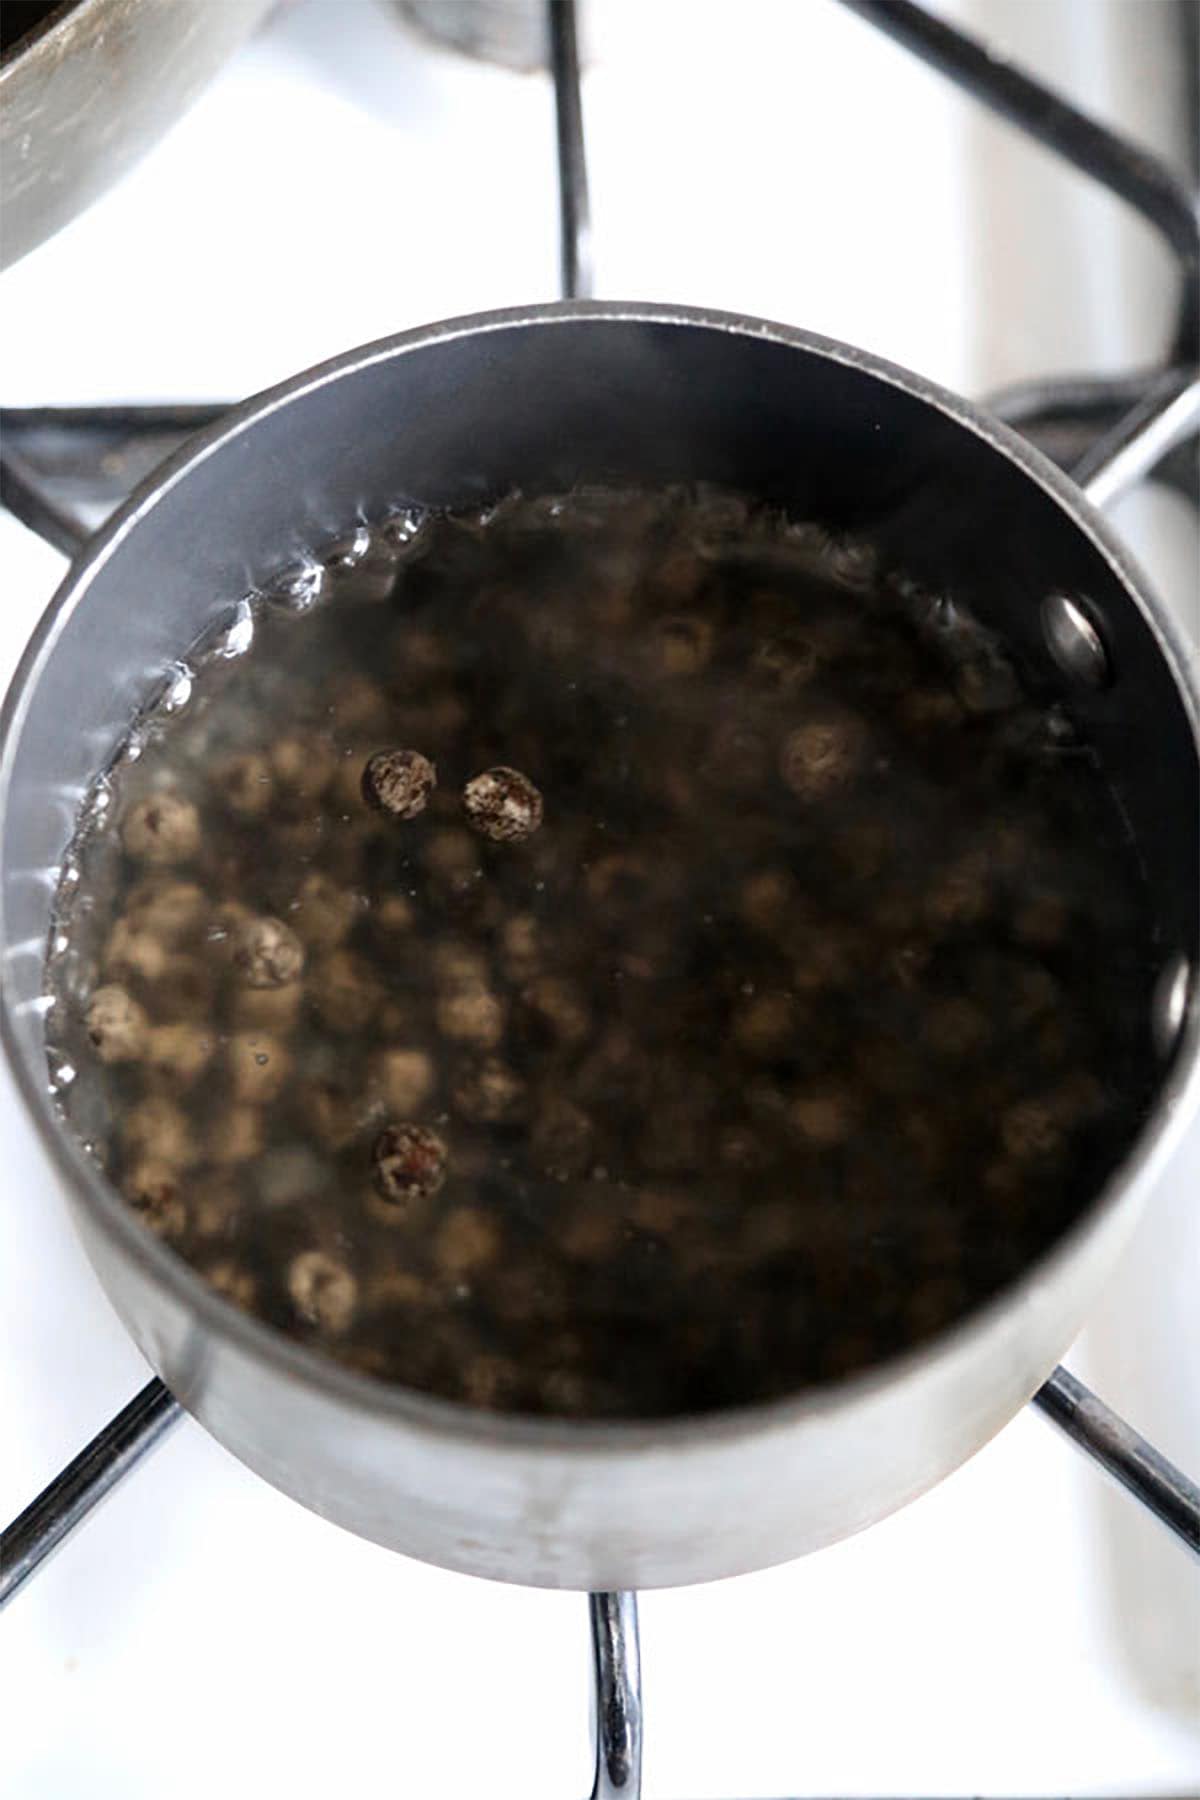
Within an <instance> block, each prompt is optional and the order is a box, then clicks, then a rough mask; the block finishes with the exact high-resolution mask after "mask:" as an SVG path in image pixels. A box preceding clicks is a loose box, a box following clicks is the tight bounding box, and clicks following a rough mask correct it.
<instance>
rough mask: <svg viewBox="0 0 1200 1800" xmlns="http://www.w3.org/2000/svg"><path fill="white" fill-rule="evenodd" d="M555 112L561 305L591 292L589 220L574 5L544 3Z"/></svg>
mask: <svg viewBox="0 0 1200 1800" xmlns="http://www.w3.org/2000/svg"><path fill="white" fill-rule="evenodd" d="M546 14H547V34H548V37H549V42H550V64H551V68H552V69H553V72H554V113H555V124H556V128H557V134H558V208H559V262H560V268H561V274H562V292H563V298H564V299H566V300H586V299H587V298H588V297H589V296H590V295H591V293H592V291H593V289H592V220H591V209H590V206H589V202H588V178H587V156H586V152H585V150H584V141H583V95H582V92H581V90H580V85H579V37H578V32H577V29H576V26H577V15H576V9H575V0H546Z"/></svg>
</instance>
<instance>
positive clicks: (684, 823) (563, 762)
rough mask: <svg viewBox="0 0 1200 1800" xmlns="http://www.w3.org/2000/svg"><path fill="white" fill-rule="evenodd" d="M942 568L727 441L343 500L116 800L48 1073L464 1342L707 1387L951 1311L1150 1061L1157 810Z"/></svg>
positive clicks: (170, 1205) (85, 1125)
mask: <svg viewBox="0 0 1200 1800" xmlns="http://www.w3.org/2000/svg"><path fill="white" fill-rule="evenodd" d="M968 603H969V596H966V595H954V596H931V595H928V594H925V593H922V592H919V591H917V590H916V589H915V588H914V587H913V584H911V583H910V582H907V581H905V580H904V579H903V577H902V576H901V575H898V574H897V573H896V572H895V571H888V570H881V569H879V568H878V567H877V566H876V562H875V559H874V557H873V555H872V553H871V551H870V549H869V547H867V546H865V545H862V544H848V543H846V542H844V541H843V542H833V541H831V540H830V539H829V538H828V537H827V536H826V535H825V534H824V533H823V532H822V531H820V530H819V529H818V528H816V527H813V526H811V525H797V524H795V523H789V522H788V521H786V520H784V519H783V518H781V517H780V516H778V515H777V514H773V513H769V512H766V511H765V510H761V509H755V508H752V507H749V506H747V505H746V504H745V503H743V502H741V501H740V500H738V499H737V498H736V497H733V496H728V495H720V494H713V493H701V494H697V493H695V492H691V491H688V492H684V491H682V490H679V491H675V490H672V491H670V492H666V493H660V494H655V495H646V494H615V493H608V492H602V491H589V492H586V493H578V494H576V495H573V496H567V497H564V498H561V499H557V500H547V499H540V500H535V501H523V500H519V499H513V500H511V501H508V502H505V503H504V504H503V505H502V506H500V507H499V508H496V509H494V510H493V511H492V512H491V513H489V514H487V515H484V516H482V517H474V518H468V517H461V518H458V517H436V516H425V517H422V518H417V517H416V516H411V515H397V517H396V518H394V519H393V520H391V521H390V522H389V523H387V524H386V525H385V526H383V527H380V528H376V529H374V530H372V531H370V532H368V531H366V530H365V529H364V530H362V531H360V532H359V533H358V534H357V535H356V536H355V537H353V538H351V539H348V540H347V541H346V543H345V544H344V545H342V546H341V547H340V553H339V554H338V555H335V556H333V557H331V558H326V559H325V566H324V567H321V566H319V565H318V564H316V563H314V564H313V565H312V566H311V567H310V568H309V569H308V570H307V571H306V572H305V571H301V572H300V573H299V574H298V575H296V574H293V576H292V577H290V578H287V579H281V581H280V582H279V583H278V584H277V587H276V589H275V591H274V593H273V594H272V595H270V596H265V597H264V596H260V597H258V598H257V599H256V601H255V603H254V605H253V607H252V608H249V609H245V608H244V609H243V611H242V614H241V617H240V619H239V621H238V622H237V623H236V624H235V627H234V629H233V631H232V633H231V634H230V635H229V636H228V637H226V638H225V639H223V640H222V641H221V643H220V645H218V646H216V648H215V649H212V648H210V650H209V651H208V652H207V653H206V654H205V655H203V656H199V657H197V658H196V659H195V661H194V665H193V666H191V667H189V668H188V669H182V668H181V669H180V670H178V671H176V672H175V675H174V677H173V680H172V682H171V683H169V684H168V699H167V703H166V705H165V706H160V707H159V708H158V709H157V710H156V711H153V712H152V713H151V714H150V715H149V716H148V718H147V719H146V720H144V721H142V723H141V724H140V725H139V727H138V728H137V730H136V732H135V733H134V735H133V737H132V739H131V745H130V752H129V753H128V754H126V755H125V756H124V757H123V758H122V759H119V761H118V763H117V765H116V766H115V767H114V769H113V770H112V771H111V773H110V776H109V777H108V779H107V782H106V783H105V784H104V785H103V786H102V788H101V790H100V792H99V795H98V796H97V799H98V802H99V804H98V805H97V804H96V802H95V801H94V802H93V805H92V808H91V810H90V815H89V821H88V823H87V824H86V826H85V828H84V829H83V830H82V832H81V835H80V839H79V843H78V846H77V850H76V852H75V854H74V855H73V856H72V858H71V859H70V861H69V864H68V869H67V873H66V876H65V878H64V890H63V899H62V906H61V910H60V921H59V927H58V935H57V937H56V940H55V943H54V945H53V947H52V948H53V955H52V958H51V965H50V985H51V991H52V992H54V993H55V994H56V995H57V996H58V999H57V1005H56V1006H55V1008H54V1011H53V1014H52V1018H51V1035H52V1039H53V1044H54V1051H53V1058H52V1062H53V1066H54V1068H55V1070H56V1071H57V1073H58V1077H59V1085H60V1089H61V1093H62V1098H63V1103H64V1105H65V1107H66V1109H67V1111H68V1113H69V1115H70V1116H71V1117H72V1118H73V1120H74V1121H75V1123H76V1125H77V1128H78V1129H79V1130H80V1132H81V1135H83V1136H84V1137H85V1138H87V1139H88V1141H89V1142H91V1143H92V1144H93V1146H94V1148H95V1152H96V1154H97V1155H98V1156H99V1157H101V1158H102V1159H103V1161H104V1163H105V1165H106V1167H107V1168H108V1169H109V1170H110V1172H111V1174H112V1178H113V1180H114V1181H115V1182H116V1183H117V1185H118V1186H120V1187H121V1188H122V1189H123V1190H124V1192H125V1193H126V1195H127V1197H128V1198H129V1200H130V1203H131V1204H132V1205H134V1206H135V1207H137V1209H138V1210H139V1211H140V1212H141V1214H142V1216H143V1218H144V1219H145V1220H146V1222H147V1224H148V1225H149V1226H151V1227H152V1228H154V1229H156V1230H158V1231H160V1232H161V1233H162V1234H163V1235H164V1236H165V1237H166V1238H167V1239H168V1240H169V1241H170V1242H171V1243H172V1244H173V1245H174V1246H175V1248H176V1249H177V1250H178V1251H179V1253H180V1254H181V1255H183V1256H184V1257H186V1258H187V1259H188V1260H189V1261H190V1262H192V1263H193V1264H194V1265H195V1266H196V1267H197V1268H198V1269H199V1270H201V1271H202V1272H203V1273H204V1274H206V1275H207V1276H208V1277H209V1279H210V1280H212V1281H214V1282H215V1283H216V1284H217V1285H218V1286H219V1287H220V1288H221V1289H222V1291H223V1292H224V1293H225V1294H226V1295H228V1296H229V1297H230V1298H231V1299H232V1300H233V1301H234V1302H235V1303H236V1304H239V1305H242V1306H245V1307H247V1308H249V1309H252V1310H254V1311H256V1312H258V1313H259V1314H260V1315H261V1316H262V1317H263V1318H265V1319H267V1320H269V1321H270V1322H271V1323H272V1324H274V1325H276V1326H277V1327H279V1328H280V1329H282V1330H284V1331H286V1332H288V1333H290V1334H292V1335H295V1336H299V1337H303V1338H305V1339H307V1340H309V1341H312V1342H314V1343H317V1344H319V1345H320V1346H321V1347H322V1348H323V1349H325V1350H327V1351H328V1353H329V1354H331V1355H333V1356H336V1357H338V1358H340V1359H342V1360H344V1361H345V1362H348V1363H350V1364H351V1365H353V1366H354V1367H356V1368H359V1369H362V1370H366V1371H368V1372H369V1373H371V1374H373V1375H376V1376H379V1377H381V1378H384V1379H388V1380H394V1381H399V1382H405V1383H409V1384H411V1385H413V1386H416V1387H419V1388H423V1389H428V1390H430V1391H433V1392H436V1393H439V1394H444V1395H450V1396H456V1397H464V1398H467V1399H470V1400H473V1401H477V1402H479V1403H481V1404H486V1405H492V1406H496V1407H504V1408H515V1409H522V1410H530V1411H549V1412H564V1413H601V1414H641V1415H662V1414H669V1413H673V1412H679V1411H697V1410H702V1409H705V1408H712V1407H718V1406H723V1405H727V1404H732V1403H737V1402H740V1401H746V1400H750V1399H756V1398H763V1397H767V1396H770V1395H776V1394H780V1393H782V1392H785V1391H788V1390H792V1389H795V1388H798V1387H802V1386H804V1385H806V1384H808V1383H813V1382H819V1381H821V1380H823V1379H828V1378H830V1377H833V1376H837V1375H841V1374H844V1373H846V1372H848V1371H851V1370H854V1369H858V1368H861V1367H863V1366H864V1365H867V1364H870V1363H872V1362H874V1361H876V1360H878V1359H881V1358H884V1357H887V1356H889V1355H891V1354H893V1353H895V1352H897V1351H899V1350H901V1349H903V1348H905V1347H906V1346H909V1345H911V1344H914V1343H916V1342H918V1341H920V1340H921V1339H923V1338H925V1337H927V1336H928V1335H930V1334H932V1333H934V1332H936V1331H938V1330H940V1329H941V1328H943V1327H945V1326H947V1325H948V1324H950V1323H951V1322H953V1321H954V1320H956V1319H957V1318H959V1317H960V1316H961V1315H962V1314H963V1313H965V1312H966V1311H968V1310H969V1309H970V1308H972V1307H974V1306H976V1305H978V1304H979V1303H980V1302H981V1301H983V1300H984V1299H986V1298H987V1297H988V1296H989V1295H991V1294H992V1293H994V1292H995V1291H996V1290H997V1289H998V1288H1000V1287H1002V1286H1003V1285H1004V1284H1005V1283H1006V1282H1008V1281H1010V1280H1011V1279H1012V1278H1013V1277H1014V1276H1015V1275H1017V1274H1018V1273H1019V1272H1020V1271H1021V1270H1022V1269H1023V1268H1024V1267H1025V1266H1026V1265H1027V1264H1028V1262H1029V1261H1030V1259H1031V1258H1033V1257H1035V1256H1037V1255H1038V1254H1039V1252H1041V1251H1043V1250H1044V1249H1045V1248H1046V1247H1047V1246H1048V1245H1049V1244H1051V1243H1052V1242H1053V1241H1054V1239H1055V1238H1056V1237H1057V1236H1059V1234H1060V1233H1061V1232H1062V1231H1063V1229H1064V1228H1065V1227H1066V1226H1067V1225H1068V1224H1069V1223H1070V1222H1071V1220H1072V1219H1073V1218H1074V1217H1075V1216H1076V1214H1077V1213H1078V1212H1079V1210H1080V1208H1081V1207H1082V1206H1083V1205H1084V1204H1085V1203H1086V1202H1087V1200H1088V1198H1089V1197H1090V1196H1091V1195H1092V1194H1093V1193H1094V1192H1095V1189H1096V1186H1097V1184H1098V1183H1099V1182H1100V1181H1101V1180H1102V1178H1103V1176H1104V1174H1105V1173H1106V1172H1107V1171H1108V1170H1109V1169H1110V1168H1111V1166H1112V1165H1113V1163H1114V1162H1115V1161H1116V1160H1117V1159H1118V1158H1119V1156H1120V1154H1121V1153H1122V1151H1123V1150H1124V1149H1125V1148H1126V1147H1127V1146H1128V1144H1129V1142H1130V1140H1131V1138H1132V1137H1133V1135H1134V1134H1135V1132H1136V1129H1137V1126H1138V1123H1139V1121H1140V1118H1141V1116H1142V1112H1143V1109H1144V1106H1145V1102H1146V1097H1147V1096H1146V1092H1145V1089H1144V1086H1143V1081H1144V1077H1143V1076H1142V1075H1140V1074H1139V1073H1138V1071H1141V1070H1144V1069H1145V1068H1146V1067H1147V1066H1148V1056H1147V1046H1146V1034H1147V1020H1148V1015H1149V1004H1150V1003H1149V991H1148V990H1149V984H1150V963H1151V932H1150V924H1149V917H1148V910H1147V903H1146V897H1145V894H1144V892H1143V890H1142V886H1141V883H1140V878H1139V873H1138V867H1137V863H1136V859H1135V857H1134V855H1133V851H1132V848H1131V846H1130V845H1129V844H1128V843H1127V842H1126V841H1125V839H1124V836H1123V833H1122V829H1121V825H1120V821H1119V819H1118V816H1117V813H1116V810H1115V808H1114V806H1113V805H1112V803H1111V800H1110V797H1109V794H1108V792H1107V789H1106V788H1105V786H1104V783H1103V781H1102V779H1101V776H1100V773H1099V771H1098V769H1097V767H1096V764H1095V760H1094V758H1093V756H1092V755H1091V753H1090V751H1089V750H1088V748H1087V746H1086V744H1084V743H1083V742H1081V740H1080V738H1079V736H1078V733H1077V731H1076V729H1075V728H1074V726H1073V724H1072V722H1071V720H1070V718H1069V716H1068V715H1067V713H1066V712H1065V711H1064V710H1063V709H1062V708H1061V706H1059V705H1057V704H1055V703H1054V702H1053V701H1052V699H1051V698H1050V697H1048V696H1046V695H1044V694H1037V693H1035V692H1033V690H1032V689H1031V688H1030V687H1029V685H1028V684H1027V682H1026V680H1025V677H1024V675H1023V673H1022V671H1021V670H1020V669H1018V668H1017V667H1016V666H1015V665H1014V664H1013V662H1012V661H1011V660H1010V658H1009V657H1008V656H1007V655H1006V653H1005V651H1004V648H1003V646H1002V645H1000V644H998V643H996V642H995V641H994V640H992V639H991V638H989V637H988V636H987V634H985V633H984V632H983V631H982V630H981V629H980V628H979V627H978V626H976V625H975V624H973V623H972V621H971V619H970V615H969V605H968ZM251 638H252V642H251ZM217 652H219V653H217ZM381 750H406V751H413V752H417V753H419V754H418V756H417V757H416V758H401V759H392V760H391V761H389V762H386V763H379V764H377V765H376V766H375V777H376V778H375V781H374V785H373V786H372V787H371V798H372V799H373V800H374V801H375V803H376V804H374V805H368V804H367V803H366V801H365V800H364V798H363V794H362V788H361V781H362V774H363V770H364V767H365V765H366V764H367V762H368V761H369V759H371V758H372V756H374V755H376V753H378V752H379V751H381ZM421 759H425V761H427V762H429V763H432V764H433V765H434V766H435V769H436V776H437V785H436V787H435V788H434V789H433V791H432V794H430V795H429V796H428V800H427V804H425V805H424V806H423V809H421V810H415V809H414V807H415V804H416V803H419V801H420V800H421V799H423V798H424V797H425V795H426V793H427V791H428V785H429V782H428V773H427V771H426V770H425V767H424V762H422V760H421ZM496 766H501V767H503V768H506V769H509V770H512V771H516V773H517V774H518V775H519V776H520V777H522V778H523V783H524V785H521V784H518V788H517V789H516V790H514V792H515V802H514V803H515V804H516V806H517V810H516V812H514V813H512V814H511V815H508V816H509V821H510V824H511V821H512V820H513V819H515V820H516V825H515V826H514V827H513V829H514V830H515V831H516V832H517V833H518V835H515V836H514V835H509V836H505V837H503V838H502V840H501V841H496V840H495V839H494V838H492V837H490V836H488V835H486V832H485V830H481V829H480V827H481V825H482V826H483V827H485V828H487V827H488V826H489V821H490V824H491V825H492V826H496V821H497V819H499V817H500V814H499V813H498V812H496V811H495V808H496V806H498V805H499V800H498V798H497V796H498V795H501V788H500V787H497V785H496V783H491V784H488V783H485V784H483V785H482V786H478V785H476V786H473V787H471V788H469V789H468V792H467V799H468V800H471V802H472V805H471V807H469V806H468V804H467V801H466V800H465V799H464V792H463V790H464V786H465V784H468V783H474V781H475V778H476V777H478V776H479V775H481V774H482V773H484V772H486V771H488V770H490V769H492V768H494V767H496ZM385 778H386V779H385ZM508 779H509V778H507V777H506V778H505V780H506V781H507V780H508ZM510 786H511V783H510ZM534 790H536V792H534ZM508 791H509V790H508V789H504V793H508ZM531 795H532V798H530V796H531ZM389 796H390V800H389V802H388V803H390V804H394V805H395V807H396V809H397V811H398V812H404V811H405V810H410V811H411V816H407V817H401V816H395V815H394V814H392V813H389V812H388V811H387V810H385V809H382V808H383V802H384V799H385V798H387V797H389ZM501 797H503V796H501ZM511 797H512V796H511V795H510V798H511ZM539 797H540V803H541V815H540V822H538V819H537V818H536V817H535V814H536V813H537V811H538V808H537V805H536V802H537V801H538V800H539ZM489 806H490V807H492V809H493V810H492V811H491V812H490V813H489V811H488V807H489ZM522 808H524V810H522ZM530 825H534V826H536V828H535V829H532V830H531V831H529V834H528V835H524V836H522V835H519V833H520V832H522V831H525V830H526V829H527V828H528V827H530ZM497 829H505V830H506V829H507V827H500V826H497ZM98 991H99V998H98V999H97V998H96V996H97V992H98Z"/></svg>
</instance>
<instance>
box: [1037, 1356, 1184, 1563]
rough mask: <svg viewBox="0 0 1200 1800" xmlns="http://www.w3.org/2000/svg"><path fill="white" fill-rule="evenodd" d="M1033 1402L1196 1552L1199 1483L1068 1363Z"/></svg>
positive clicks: (1040, 1389) (1106, 1472)
mask: <svg viewBox="0 0 1200 1800" xmlns="http://www.w3.org/2000/svg"><path fill="white" fill-rule="evenodd" d="M1033 1403H1034V1405H1035V1406H1036V1407H1038V1408H1039V1409H1040V1410H1041V1411H1042V1412H1044V1413H1045V1415H1046V1417H1047V1418H1048V1419H1052V1420H1053V1421H1054V1423H1055V1424H1056V1425H1057V1426H1058V1428H1059V1430H1060V1431H1063V1432H1065V1433H1066V1435H1067V1437H1069V1438H1070V1439H1071V1441H1072V1443H1074V1444H1076V1445H1078V1447H1079V1448H1080V1449H1081V1450H1083V1451H1084V1452H1085V1453H1086V1454H1087V1455H1088V1456H1090V1457H1091V1459H1092V1461H1093V1462H1095V1463H1098V1464H1099V1465H1100V1467H1101V1468H1102V1469H1103V1470H1104V1472H1105V1474H1107V1475H1110V1476H1111V1477H1112V1479H1113V1480H1114V1481H1115V1482H1117V1484H1118V1485H1119V1486H1120V1487H1123V1488H1124V1489H1125V1490H1126V1491H1127V1492H1128V1493H1130V1494H1132V1495H1133V1496H1134V1498H1135V1499H1136V1500H1140V1501H1141V1503H1142V1505H1143V1506H1145V1507H1147V1508H1148V1509H1149V1511H1150V1512H1152V1513H1153V1514H1154V1516H1155V1518H1156V1519H1160V1520H1161V1521H1162V1523H1163V1524H1164V1525H1165V1526H1166V1527H1167V1529H1168V1531H1171V1532H1173V1533H1174V1534H1175V1536H1176V1537H1177V1538H1178V1539H1179V1541H1180V1542H1181V1543H1182V1544H1185V1545H1186V1546H1187V1548H1188V1549H1189V1550H1190V1551H1191V1552H1192V1555H1193V1556H1196V1557H1200V1487H1198V1486H1197V1485H1196V1483H1195V1482H1194V1481H1191V1480H1189V1478H1188V1477H1187V1476H1186V1475H1185V1474H1184V1473H1183V1471H1182V1470H1181V1469H1177V1468H1176V1467H1175V1465H1174V1463H1171V1462H1168V1461H1167V1459H1166V1457H1165V1456H1163V1455H1162V1454H1161V1453H1160V1452H1159V1451H1157V1450H1156V1449H1155V1448H1154V1445H1153V1444H1149V1443H1147V1441H1146V1439H1145V1438H1144V1437H1143V1436H1142V1435H1141V1433H1140V1432H1138V1431H1135V1430H1134V1429H1133V1427H1132V1425H1127V1424H1126V1422H1125V1420H1124V1419H1122V1418H1119V1417H1118V1416H1117V1414H1116V1413H1115V1412H1113V1411H1112V1409H1111V1407H1108V1406H1105V1404H1104V1402H1103V1400H1101V1399H1100V1398H1099V1396H1098V1395H1096V1394H1093V1393H1092V1391H1091V1389H1090V1388H1088V1387H1085V1386H1084V1384H1083V1382H1082V1381H1080V1380H1078V1379H1077V1378H1076V1377H1075V1376H1074V1375H1072V1374H1071V1373H1070V1372H1069V1371H1068V1370H1066V1369H1055V1371H1054V1373H1053V1375H1052V1376H1051V1377H1050V1379H1049V1381H1047V1382H1046V1384H1045V1385H1044V1386H1043V1387H1041V1388H1039V1389H1038V1391H1037V1393H1036V1394H1035V1395H1034V1397H1033Z"/></svg>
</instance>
